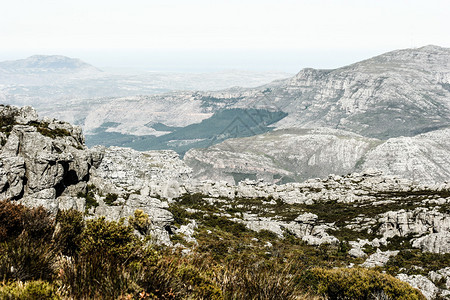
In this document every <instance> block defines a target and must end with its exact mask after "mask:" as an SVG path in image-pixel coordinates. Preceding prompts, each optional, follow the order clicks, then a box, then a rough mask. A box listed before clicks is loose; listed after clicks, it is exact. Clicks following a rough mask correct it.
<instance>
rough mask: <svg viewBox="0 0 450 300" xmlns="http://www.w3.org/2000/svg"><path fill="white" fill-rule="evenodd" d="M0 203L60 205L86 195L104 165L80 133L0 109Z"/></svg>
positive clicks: (26, 111) (22, 111)
mask: <svg viewBox="0 0 450 300" xmlns="http://www.w3.org/2000/svg"><path fill="white" fill-rule="evenodd" d="M0 117H1V119H2V126H1V129H0V131H2V134H3V135H2V138H1V139H2V146H1V148H0V166H1V169H0V197H1V198H9V199H12V200H19V199H21V201H23V202H24V203H26V204H30V205H32V204H33V202H36V203H38V202H39V203H47V202H48V203H50V202H53V203H56V204H54V205H50V204H49V205H50V206H52V208H53V209H55V207H54V206H56V207H58V204H57V202H58V201H55V199H57V198H58V197H60V196H73V197H76V195H77V193H79V192H83V191H84V190H85V189H86V184H87V181H88V180H89V171H90V169H91V167H92V166H95V165H97V164H98V163H99V162H100V160H101V155H99V154H98V153H97V152H96V150H88V149H87V148H85V146H84V137H83V135H82V133H81V128H80V127H77V126H72V125H70V124H68V123H65V122H60V121H56V120H51V119H42V120H41V119H38V116H37V114H36V112H35V111H34V110H33V109H32V108H31V107H24V108H16V107H10V106H0Z"/></svg>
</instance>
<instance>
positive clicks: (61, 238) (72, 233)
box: [54, 209, 84, 256]
mask: <svg viewBox="0 0 450 300" xmlns="http://www.w3.org/2000/svg"><path fill="white" fill-rule="evenodd" d="M56 221H57V229H56V230H55V237H54V238H55V242H56V244H57V247H58V249H59V251H61V253H62V254H64V255H69V256H74V255H75V254H76V253H77V252H78V251H79V249H80V239H81V233H82V231H83V229H84V221H83V214H82V213H81V212H79V211H77V210H74V209H70V210H62V211H59V212H58V215H57V216H56Z"/></svg>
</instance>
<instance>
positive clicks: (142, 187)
mask: <svg viewBox="0 0 450 300" xmlns="http://www.w3.org/2000/svg"><path fill="white" fill-rule="evenodd" d="M103 153H104V157H103V160H102V162H101V164H99V166H98V167H97V168H95V170H93V178H92V179H91V181H93V182H96V181H99V182H98V183H97V184H98V185H102V184H103V185H105V184H109V185H108V187H110V188H113V189H116V190H121V191H129V192H133V191H135V192H137V191H139V192H141V193H142V194H146V195H149V194H152V195H156V194H157V195H160V196H163V197H166V198H167V196H168V194H171V193H172V194H176V196H178V195H180V194H181V193H184V192H185V191H184V190H181V191H178V190H177V187H178V186H179V183H180V182H183V181H185V180H187V179H189V178H190V174H191V172H192V171H191V169H190V168H189V167H187V166H186V165H185V164H184V163H183V161H182V160H180V159H179V157H178V154H177V153H175V152H174V151H171V150H166V151H146V152H138V151H136V150H133V149H129V148H119V147H110V148H107V149H104V152H103ZM97 179H99V180H97ZM169 198H171V197H169Z"/></svg>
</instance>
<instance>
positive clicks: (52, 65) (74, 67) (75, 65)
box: [0, 55, 100, 72]
mask: <svg viewBox="0 0 450 300" xmlns="http://www.w3.org/2000/svg"><path fill="white" fill-rule="evenodd" d="M0 69H5V70H9V71H20V70H23V71H31V70H36V71H49V70H51V71H69V72H73V71H75V72H76V71H81V70H90V71H97V72H99V71H100V70H99V69H97V68H95V67H94V66H92V65H90V64H88V63H85V62H83V61H82V60H80V59H77V58H71V57H67V56H62V55H33V56H30V57H28V58H25V59H19V60H12V61H4V62H0Z"/></svg>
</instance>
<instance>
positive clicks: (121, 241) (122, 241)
mask: <svg viewBox="0 0 450 300" xmlns="http://www.w3.org/2000/svg"><path fill="white" fill-rule="evenodd" d="M79 245H80V250H79V252H78V255H77V256H75V257H73V259H69V260H67V261H65V262H64V263H63V266H62V269H61V273H60V274H61V276H60V278H61V281H62V284H63V286H65V287H66V289H67V291H66V292H65V293H66V294H67V295H69V296H73V297H75V298H77V299H78V298H85V299H91V298H104V299H117V298H118V297H121V296H124V295H126V294H130V293H131V294H134V293H137V292H138V291H139V290H140V286H139V285H138V282H139V280H140V278H141V274H142V272H143V269H145V268H144V267H146V266H147V265H152V264H154V263H155V261H156V259H157V253H156V252H154V251H153V250H152V248H150V247H145V246H144V244H143V241H141V240H139V239H138V238H137V237H136V236H135V235H134V234H133V228H132V227H131V226H125V225H124V220H123V219H122V220H121V221H119V222H114V221H106V220H105V218H104V217H102V218H98V219H94V220H88V221H86V225H85V228H84V230H83V232H82V234H81V236H80V242H79Z"/></svg>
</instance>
